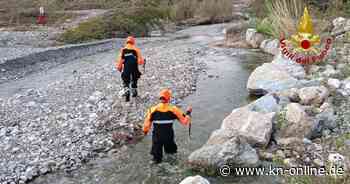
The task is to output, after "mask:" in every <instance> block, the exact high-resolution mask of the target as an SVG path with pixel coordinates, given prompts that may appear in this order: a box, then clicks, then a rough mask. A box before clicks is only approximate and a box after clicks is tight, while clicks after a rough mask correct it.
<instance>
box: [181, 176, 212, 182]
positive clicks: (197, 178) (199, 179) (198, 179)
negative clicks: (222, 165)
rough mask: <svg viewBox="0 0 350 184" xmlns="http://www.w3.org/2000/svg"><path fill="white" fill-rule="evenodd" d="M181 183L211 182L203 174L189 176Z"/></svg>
mask: <svg viewBox="0 0 350 184" xmlns="http://www.w3.org/2000/svg"><path fill="white" fill-rule="evenodd" d="M180 184H210V182H209V181H208V180H207V179H205V178H203V177H202V176H199V175H197V176H189V177H187V178H185V179H184V180H182V181H181V182H180Z"/></svg>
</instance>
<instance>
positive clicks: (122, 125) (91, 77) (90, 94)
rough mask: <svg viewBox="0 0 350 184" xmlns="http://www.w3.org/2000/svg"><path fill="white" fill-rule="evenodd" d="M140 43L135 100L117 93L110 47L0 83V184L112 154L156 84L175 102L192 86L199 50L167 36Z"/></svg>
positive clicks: (132, 132) (153, 96)
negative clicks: (141, 64) (143, 62)
mask: <svg viewBox="0 0 350 184" xmlns="http://www.w3.org/2000/svg"><path fill="white" fill-rule="evenodd" d="M140 46H141V48H142V50H143V52H144V55H145V56H146V58H147V61H148V62H147V66H146V73H144V75H143V76H142V79H141V80H140V86H139V90H140V97H139V98H136V99H133V100H132V102H131V103H123V102H122V99H119V98H118V96H117V95H118V91H119V90H120V89H121V86H120V83H121V81H120V77H119V74H118V73H117V72H116V71H115V69H114V60H115V58H116V55H117V54H116V53H115V52H114V51H113V52H107V53H101V54H97V55H95V56H90V57H85V58H81V59H78V60H74V61H70V62H68V63H66V64H62V65H59V67H54V68H51V69H47V70H43V71H40V72H38V73H34V74H31V75H29V76H26V77H24V78H23V79H21V80H17V81H8V82H6V83H3V84H1V88H2V89H3V90H6V91H7V90H13V91H14V92H16V94H6V95H5V92H4V93H2V94H4V95H2V96H1V99H0V122H1V124H0V142H1V143H0V154H1V157H0V165H1V168H0V173H1V174H0V183H4V184H5V183H26V182H28V181H30V180H32V179H33V178H35V177H37V176H40V175H44V174H46V173H50V172H54V171H57V170H64V171H71V170H74V169H77V168H79V167H80V166H81V165H82V164H83V163H85V162H87V161H89V160H90V159H93V158H96V157H104V156H105V155H106V154H108V153H109V152H115V151H116V149H117V148H118V147H120V146H122V145H124V144H128V143H133V142H134V141H136V140H137V137H139V136H140V123H141V122H142V120H143V116H144V111H145V110H146V109H147V108H148V107H149V106H150V105H151V104H153V103H155V102H156V101H157V94H158V92H159V90H160V89H161V88H163V87H171V88H172V89H173V90H174V91H176V92H177V93H176V94H175V99H176V100H178V101H180V99H181V98H182V97H184V96H186V95H188V94H190V93H191V92H192V91H194V90H195V89H196V86H195V84H196V78H197V74H198V72H199V71H201V70H202V67H203V65H201V64H200V63H195V60H194V57H195V56H196V55H199V54H201V52H202V51H201V50H200V48H199V47H198V48H196V47H193V45H186V44H183V42H182V41H177V40H174V39H168V38H159V39H156V40H152V39H149V40H144V41H143V42H142V44H140ZM159 51H161V52H159ZM179 56H181V59H178V57H179ZM40 81H42V82H40ZM14 87H18V89H15V88H14Z"/></svg>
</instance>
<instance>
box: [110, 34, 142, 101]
mask: <svg viewBox="0 0 350 184" xmlns="http://www.w3.org/2000/svg"><path fill="white" fill-rule="evenodd" d="M135 44H136V41H135V38H134V37H132V36H129V37H128V38H127V39H126V44H125V46H124V48H122V49H120V52H119V57H118V61H117V62H116V67H117V70H118V71H119V72H122V74H121V78H122V80H123V87H124V89H123V90H124V92H125V93H124V94H123V95H125V101H127V102H128V101H130V91H131V93H132V97H136V96H137V81H138V79H139V78H140V76H141V72H140V70H139V67H138V65H143V64H144V63H145V61H144V59H143V58H142V55H141V51H140V49H139V48H137V47H136V45H135ZM130 84H131V90H130Z"/></svg>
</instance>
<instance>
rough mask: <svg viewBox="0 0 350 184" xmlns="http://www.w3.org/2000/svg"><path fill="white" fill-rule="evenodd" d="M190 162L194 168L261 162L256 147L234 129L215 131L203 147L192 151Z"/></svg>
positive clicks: (249, 164) (248, 165)
mask: <svg viewBox="0 0 350 184" xmlns="http://www.w3.org/2000/svg"><path fill="white" fill-rule="evenodd" d="M188 162H189V164H190V165H191V166H192V167H193V168H203V167H205V168H220V167H222V166H224V165H230V166H234V167H257V166H259V164H260V163H259V157H258V155H257V153H256V150H255V149H253V148H252V147H251V146H250V145H249V144H248V143H247V142H246V141H245V140H244V139H242V138H239V137H238V136H237V135H236V133H235V132H234V131H229V130H224V129H218V130H216V131H214V132H213V133H212V135H211V136H210V138H209V140H208V141H207V143H206V144H205V145H204V146H203V147H201V148H200V149H198V150H196V151H194V152H193V153H191V155H190V156H189V158H188Z"/></svg>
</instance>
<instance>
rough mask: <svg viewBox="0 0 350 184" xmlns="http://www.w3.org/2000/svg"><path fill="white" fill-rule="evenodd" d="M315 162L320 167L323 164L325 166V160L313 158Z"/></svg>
mask: <svg viewBox="0 0 350 184" xmlns="http://www.w3.org/2000/svg"><path fill="white" fill-rule="evenodd" d="M313 163H314V164H315V165H316V166H318V167H323V166H324V162H323V161H322V160H321V159H318V158H316V159H314V160H313Z"/></svg>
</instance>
